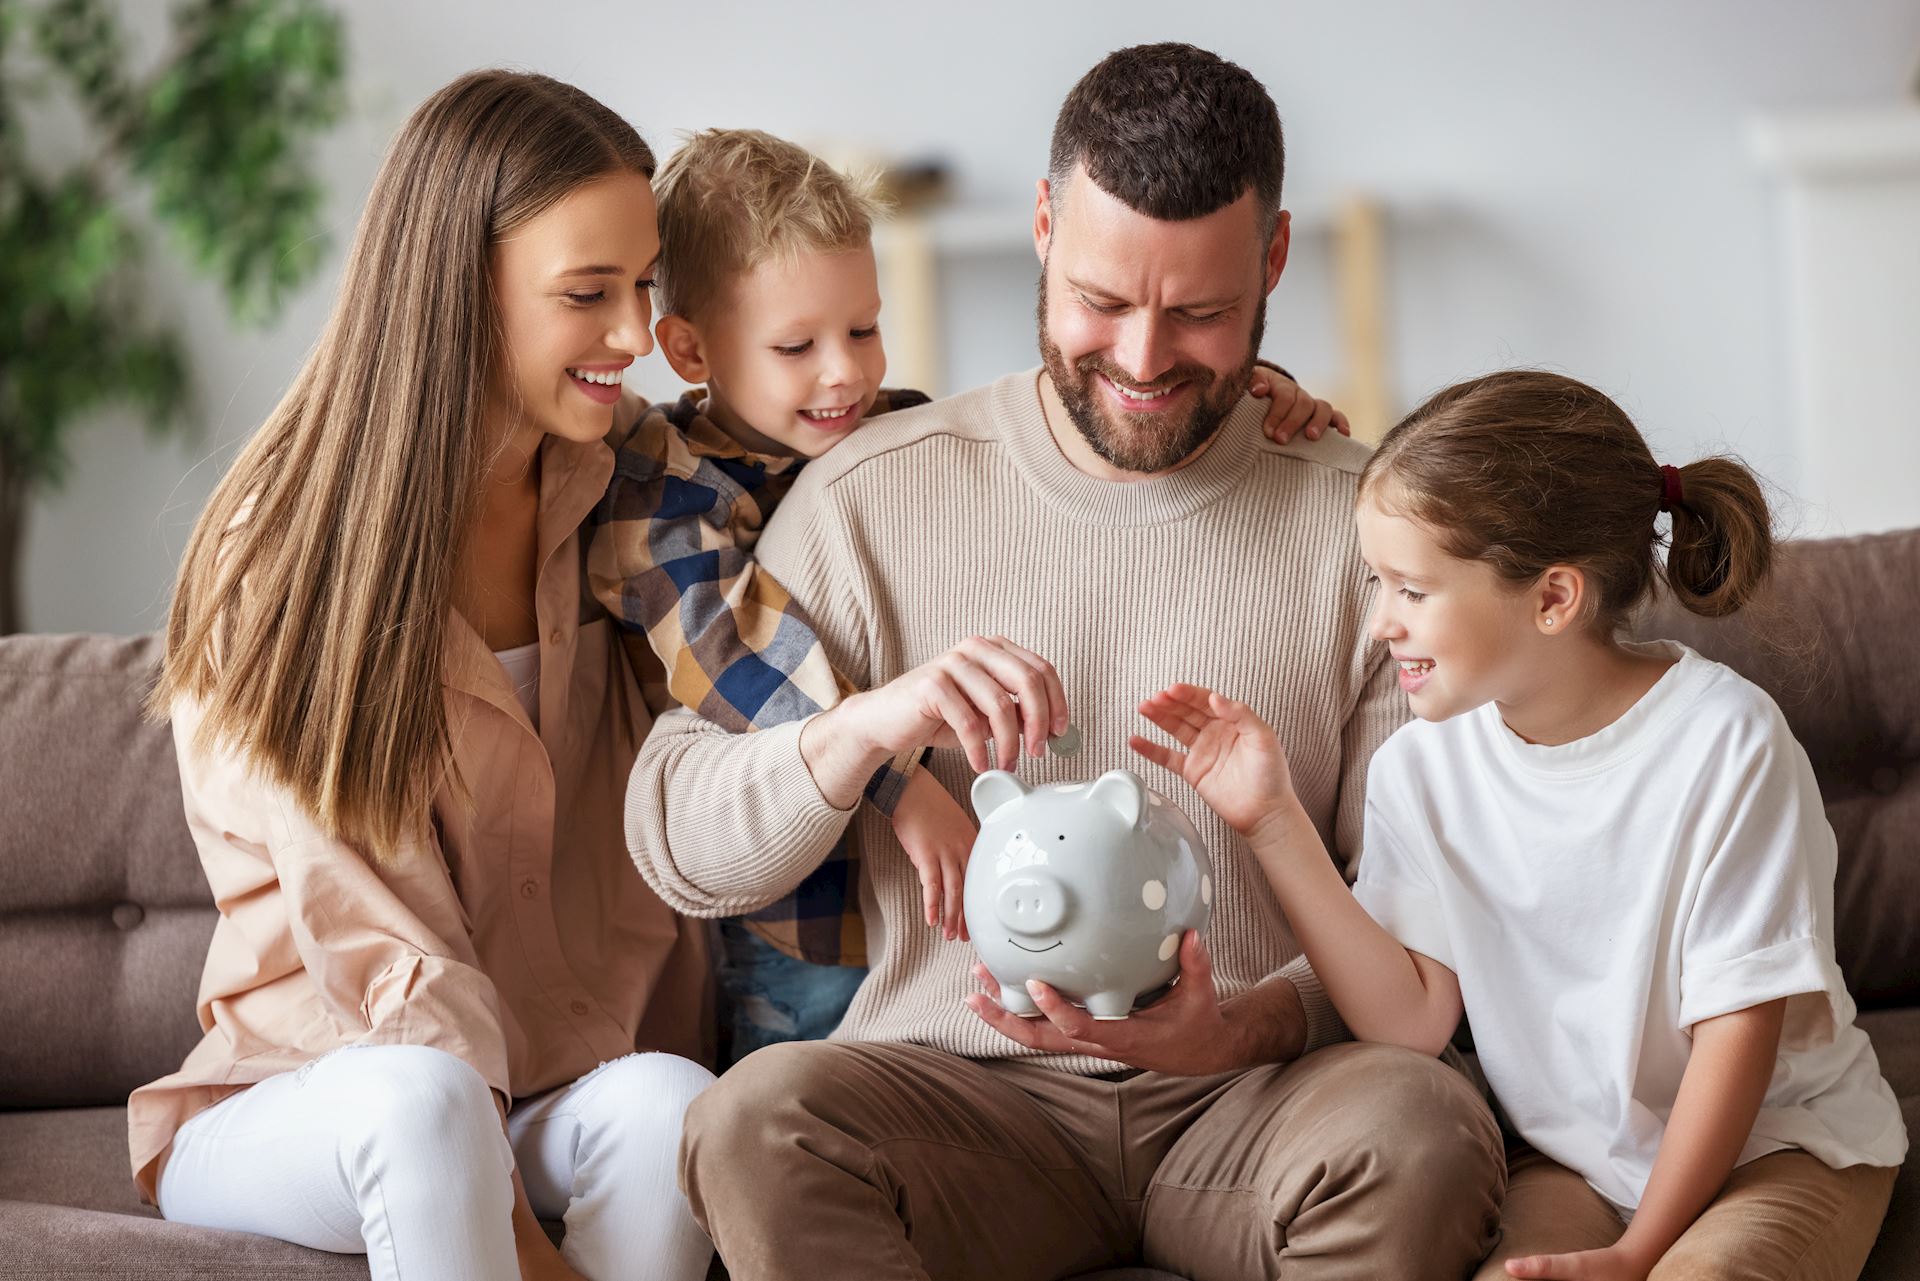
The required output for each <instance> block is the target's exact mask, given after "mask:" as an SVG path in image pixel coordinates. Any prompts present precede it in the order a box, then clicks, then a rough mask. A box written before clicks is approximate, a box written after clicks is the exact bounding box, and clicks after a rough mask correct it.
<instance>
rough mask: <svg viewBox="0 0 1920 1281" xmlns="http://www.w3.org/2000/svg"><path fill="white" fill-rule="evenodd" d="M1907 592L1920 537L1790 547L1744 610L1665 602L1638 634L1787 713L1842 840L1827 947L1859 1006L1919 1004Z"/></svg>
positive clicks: (1917, 784) (1917, 675)
mask: <svg viewBox="0 0 1920 1281" xmlns="http://www.w3.org/2000/svg"><path fill="white" fill-rule="evenodd" d="M1917 587H1920V530H1903V531H1900V532H1897V533H1891V534H1873V535H1868V536H1864V537H1860V538H1836V539H1819V540H1807V541H1802V542H1793V543H1788V544H1786V545H1785V546H1784V547H1783V548H1782V555H1781V562H1780V566H1779V570H1778V573H1777V575H1776V580H1775V588H1774V591H1773V593H1772V597H1771V599H1770V600H1769V601H1765V602H1761V603H1760V605H1759V606H1758V607H1757V608H1755V609H1753V610H1750V611H1748V613H1747V616H1739V617H1735V618H1731V619H1724V620H1718V621H1710V620H1707V619H1702V618H1698V617H1695V616H1694V615H1691V614H1688V613H1686V612H1685V611H1684V610H1681V609H1679V608H1678V607H1676V606H1675V605H1673V603H1672V602H1671V601H1664V600H1663V601H1662V602H1661V603H1660V604H1659V605H1658V606H1656V607H1655V608H1654V609H1653V610H1652V611H1651V612H1650V614H1649V615H1648V616H1647V617H1646V618H1644V619H1642V620H1641V621H1640V622H1639V623H1638V625H1637V626H1636V628H1635V631H1636V632H1637V633H1638V634H1639V635H1642V636H1665V637H1671V638H1672V639H1674V640H1678V641H1682V642H1684V643H1685V644H1687V645H1691V646H1692V647H1693V648H1695V649H1697V650H1699V651H1700V652H1701V653H1703V654H1705V655H1707V656H1708V657H1709V658H1715V659H1718V660H1719V661H1721V662H1723V663H1726V664H1728V665H1729V666H1731V667H1732V668H1734V670H1736V671H1738V672H1739V673H1740V674H1741V675H1743V676H1745V677H1747V678H1748V679H1749V680H1751V681H1754V682H1755V683H1756V684H1758V685H1760V686H1761V687H1762V688H1764V689H1766V690H1767V692H1768V693H1770V694H1772V695H1773V697H1774V700H1775V701H1776V702H1778V703H1779V704H1780V708H1781V710H1782V711H1783V712H1785V713H1786V717H1787V721H1788V723H1789V724H1791V725H1792V727H1793V732H1794V734H1795V736H1796V737H1798V738H1799V740H1800V742H1801V743H1802V744H1803V745H1805V747H1806V749H1807V756H1808V758H1809V759H1810V760H1811V761H1812V762H1813V769H1814V773H1815V774H1816V775H1817V776H1818V777H1819V780H1820V792H1821V795H1822V796H1823V797H1824V798H1825V800H1826V805H1827V819H1828V821H1829V822H1831V823H1832V824H1833V830H1834V834H1835V835H1836V836H1837V837H1838V838H1839V842H1840V866H1839V871H1838V875H1837V876H1836V878H1835V885H1834V915H1835V939H1834V945H1835V950H1836V951H1837V952H1838V954H1839V959H1840V968H1841V969H1842V970H1843V971H1844V972H1845V973H1846V976H1847V986H1848V988H1849V989H1850V990H1851V991H1852V992H1853V995H1854V999H1855V1000H1856V1001H1858V1002H1859V1003H1860V1005H1861V1006H1862V1007H1863V1008H1864V1007H1870V1006H1876V1005H1913V1004H1920V837H1916V833H1920V665H1916V663H1915V658H1916V656H1920V648H1916V646H1915V645H1914V642H1913V633H1914V629H1915V626H1916V623H1920V603H1916V601H1915V589H1916V588H1917Z"/></svg>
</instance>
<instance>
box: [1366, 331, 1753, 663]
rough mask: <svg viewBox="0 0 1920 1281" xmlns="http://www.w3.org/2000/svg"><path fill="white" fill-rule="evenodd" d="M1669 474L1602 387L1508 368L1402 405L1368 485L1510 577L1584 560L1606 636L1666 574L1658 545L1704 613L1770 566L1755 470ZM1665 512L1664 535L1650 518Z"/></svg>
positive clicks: (1672, 578) (1719, 464)
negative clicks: (1405, 411)
mask: <svg viewBox="0 0 1920 1281" xmlns="http://www.w3.org/2000/svg"><path fill="white" fill-rule="evenodd" d="M1675 470H1676V472H1677V475H1676V476H1675V477H1673V478H1672V479H1673V481H1677V486H1675V485H1672V484H1670V482H1669V478H1668V475H1667V472H1666V471H1665V470H1664V469H1663V468H1662V467H1661V466H1660V464H1659V463H1657V462H1655V461H1654V457H1653V454H1652V452H1651V451H1650V450H1649V449H1648V448H1647V442H1646V441H1645V440H1643V439H1642V438H1641V436H1640V433H1639V431H1637V430H1636V429H1635V428H1634V425H1633V423H1632V421H1631V420H1629V419H1628V417H1627V415H1626V414H1625V413H1624V412H1623V411H1622V410H1621V408H1620V406H1618V405H1616V404H1614V403H1613V401H1611V400H1609V399H1608V398H1607V397H1606V396H1605V395H1603V394H1601V393H1600V392H1598V391H1596V390H1594V389H1593V388H1592V387H1589V386H1587V385H1586V384H1585V383H1582V382H1576V381H1574V380H1573V379H1571V378H1567V377H1564V376H1562V375H1560V374H1553V373H1547V372H1545V371H1542V370H1532V369H1514V370H1507V371H1504V372H1501V373H1497V374H1489V375H1487V376H1486V377H1484V378H1475V379H1473V380H1471V381H1469V382H1463V383H1458V384H1456V385H1454V386H1452V387H1448V388H1447V389H1445V390H1444V391H1441V392H1438V393H1436V394H1435V395H1434V396H1432V397H1431V398H1429V399H1428V400H1427V402H1426V403H1425V404H1423V405H1421V406H1420V407H1419V408H1418V409H1416V410H1414V411H1413V412H1412V413H1411V414H1409V415H1407V417H1406V418H1405V419H1404V420H1402V421H1401V422H1400V424H1399V425H1398V426H1396V427H1395V428H1394V429H1393V430H1392V431H1390V432H1388V433H1387V436H1386V439H1384V440H1382V441H1381V442H1380V448H1379V450H1378V451H1377V452H1376V453H1375V454H1374V456H1373V457H1372V459H1370V460H1369V461H1368V463H1367V467H1366V470H1365V471H1364V472H1362V473H1361V476H1360V490H1359V493H1360V496H1361V497H1362V498H1367V499H1370V500H1372V501H1373V502H1374V503H1376V504H1377V505H1379V506H1380V507H1381V508H1382V509H1383V510H1389V511H1393V512H1396V513H1398V514H1401V515H1405V516H1408V517H1411V518H1412V519H1414V520H1417V521H1419V522H1420V523H1421V524H1423V525H1426V526H1428V527H1429V528H1431V529H1432V530H1433V531H1434V532H1435V534H1436V535H1437V536H1438V537H1439V539H1440V541H1441V545H1442V547H1444V548H1445V549H1446V551H1447V552H1448V553H1450V554H1451V555H1454V556H1458V557H1460V558H1462V559H1465V560H1479V561H1485V562H1486V563H1487V564H1489V565H1491V566H1492V567H1493V568H1494V570H1495V571H1496V572H1497V573H1499V574H1500V575H1501V576H1502V577H1503V578H1506V579H1508V580H1509V581H1511V582H1514V583H1531V582H1533V581H1534V580H1535V579H1537V578H1539V576H1540V575H1541V574H1542V573H1544V572H1545V571H1546V570H1547V569H1548V568H1549V567H1550V566H1553V565H1573V566H1576V567H1578V568H1579V569H1580V570H1582V571H1583V572H1584V573H1585V575H1586V578H1587V585H1588V589H1589V593H1590V599H1591V603H1590V605H1589V606H1588V608H1587V613H1586V616H1587V618H1588V619H1590V620H1591V621H1592V622H1593V623H1594V624H1595V625H1596V626H1598V627H1599V628H1601V629H1602V630H1603V632H1604V634H1607V635H1611V634H1613V633H1614V632H1615V631H1617V630H1618V629H1619V628H1620V627H1621V626H1622V625H1623V624H1624V623H1625V621H1626V618H1627V615H1628V614H1629V613H1630V612H1631V611H1632V610H1633V608H1634V606H1636V605H1638V604H1639V603H1640V602H1641V600H1642V599H1644V598H1645V597H1646V596H1647V594H1648V593H1649V591H1651V590H1652V588H1653V585H1654V583H1655V581H1656V579H1657V578H1658V577H1659V576H1660V572H1661V569H1660V565H1659V563H1658V562H1657V560H1656V555H1655V553H1656V549H1657V548H1658V547H1660V546H1661V545H1662V543H1663V542H1664V543H1665V544H1666V545H1667V554H1666V567H1665V578H1666V584H1667V587H1668V589H1669V590H1670V591H1671V592H1672V593H1673V596H1674V598H1675V599H1676V600H1677V601H1678V602H1679V603H1680V604H1681V605H1683V606H1684V607H1685V608H1687V609H1688V610H1691V611H1692V612H1693V613H1696V614H1701V615H1705V616H1706V617H1709V618H1718V617H1721V616H1723V615H1726V614H1731V613H1733V612H1734V611H1735V610H1738V609H1740V608H1741V607H1742V606H1744V605H1746V604H1747V603H1748V602H1750V601H1751V600H1753V598H1754V596H1755V595H1756V593H1758V591H1759V590H1760V587H1761V586H1762V584H1763V583H1764V582H1765V581H1766V578H1767V574H1768V573H1769V571H1770V570H1771V569H1772V567H1773V557H1774V545H1775V543H1774V536H1773V529H1772V521H1771V516H1770V515H1769V512H1768V509H1767V500H1766V497H1765V495H1764V494H1763V493H1762V492H1761V488H1760V482H1759V481H1758V480H1757V479H1756V478H1755V477H1754V475H1753V473H1752V472H1751V471H1749V470H1747V468H1746V467H1745V466H1744V465H1742V464H1741V463H1739V462H1738V461H1736V460H1734V459H1732V458H1725V457H1717V458H1703V459H1701V460H1700V461H1698V462H1693V463H1688V464H1687V465H1686V466H1684V467H1680V468H1677V469H1675ZM1675 489H1677V494H1676V493H1675V492H1674V490H1675ZM1670 498H1677V501H1672V502H1669V501H1668V500H1669V499H1670ZM1669 508H1670V510H1671V512H1672V531H1671V534H1670V535H1669V537H1668V538H1667V539H1662V538H1661V537H1660V535H1659V533H1658V530H1657V528H1656V525H1655V517H1656V516H1658V514H1659V513H1660V512H1661V511H1663V510H1668V509H1669Z"/></svg>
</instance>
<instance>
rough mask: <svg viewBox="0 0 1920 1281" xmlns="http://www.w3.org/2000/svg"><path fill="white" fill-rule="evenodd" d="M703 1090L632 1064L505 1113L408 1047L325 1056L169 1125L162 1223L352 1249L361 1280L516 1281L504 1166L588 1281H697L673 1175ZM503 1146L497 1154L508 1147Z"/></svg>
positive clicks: (619, 1063)
mask: <svg viewBox="0 0 1920 1281" xmlns="http://www.w3.org/2000/svg"><path fill="white" fill-rule="evenodd" d="M712 1081H713V1076H712V1074H711V1073H709V1072H708V1071H707V1070H706V1069H705V1068H703V1067H701V1066H699V1065H698V1064H696V1063H692V1062H690V1061H688V1060H686V1059H682V1058H677V1057H675V1056H673V1055H670V1054H635V1055H631V1056H629V1057H627V1058H624V1059H617V1060H615V1061H614V1062H611V1063H607V1064H604V1065H602V1066H601V1067H600V1068H598V1069H596V1070H595V1071H593V1072H589V1073H588V1074H587V1075H586V1076H583V1077H581V1078H580V1079H579V1080H578V1081H575V1082H574V1083H573V1084H572V1085H568V1086H562V1087H561V1088H559V1089H557V1090H553V1091H551V1092H549V1093H547V1094H543V1095H539V1096H538V1097H536V1098H531V1099H526V1100H523V1101H521V1102H520V1103H517V1104H516V1105H515V1106H514V1108H513V1110H512V1111H511V1112H510V1113H509V1114H508V1117H507V1133H506V1134H502V1133H501V1129H500V1114H499V1112H498V1111H497V1110H496V1109H495V1107H494V1103H493V1095H492V1092H491V1091H490V1090H488V1088H487V1085H486V1082H485V1081H483V1080H481V1078H480V1074H479V1073H478V1072H475V1071H474V1070H473V1069H472V1068H471V1067H469V1066H468V1065H467V1064H465V1063H463V1062H461V1061H460V1060H459V1059H457V1058H455V1057H453V1056H452V1055H451V1054H447V1053H445V1052H443V1051H440V1050H433V1049H427V1048H425V1047H423V1046H413V1045H379V1046H365V1047H357V1048H351V1049H346V1050H340V1051H336V1052H335V1053H332V1054H329V1055H327V1056H326V1057H324V1058H320V1059H316V1060H314V1061H313V1062H312V1063H309V1064H307V1065H306V1066H305V1067H303V1068H301V1069H300V1070H298V1071H296V1072H287V1073H284V1074H282V1075H280V1076H276V1077H271V1078H269V1079H268V1080H265V1081H262V1082H260V1083H259V1084H258V1085H254V1086H251V1087H249V1088H248V1089H245V1090H242V1091H241V1092H240V1093H239V1094H236V1095H234V1096H233V1097H232V1098H230V1099H227V1100H225V1101H223V1102H221V1103H219V1104H218V1105H216V1106H214V1107H212V1108H209V1109H208V1110H206V1111H205V1112H202V1113H200V1114H199V1115H198V1116H196V1117H194V1118H193V1119H192V1120H191V1121H189V1122H187V1124H186V1125H185V1126H184V1127H182V1128H181V1130H180V1133H179V1134H178V1135H177V1136H175V1138H174V1141H173V1152H172V1155H171V1156H170V1157H169V1158H168V1159H167V1165H166V1169H165V1171H164V1173H163V1174H162V1176H161V1180H160V1212H161V1213H162V1214H163V1215H165V1216H166V1217H167V1218H169V1219H173V1220H175V1221H177V1222H181V1223H195V1224H200V1225H202V1226H204V1227H213V1228H228V1229H232V1230H234V1231H239V1232H255V1233H259V1234H261V1235H264V1236H271V1237H279V1238H281V1239H282V1240H286V1241H292V1242H295V1243H297V1244H299V1245H305V1246H312V1247H313V1248H315V1249H318V1250H332V1251H335V1252H336V1253H341V1254H359V1253H362V1252H365V1254H366V1255H367V1263H368V1266H369V1268H370V1270H371V1271H372V1274H373V1277H374V1278H375V1281H438V1279H439V1278H449V1279H453V1278H458V1279H459V1281H519V1277H520V1269H519V1265H518V1263H517V1261H516V1259H515V1256H514V1247H513V1224H512V1213H513V1186H512V1182H511V1176H512V1170H513V1168H514V1165H515V1164H516V1163H517V1164H518V1166H519V1169H520V1178H521V1180H522V1182H524V1183H525V1185H526V1189H527V1199H528V1201H529V1202H531V1203H532V1205H533V1208H534V1211H535V1212H536V1213H537V1214H539V1215H540V1217H541V1218H543V1219H553V1218H559V1219H563V1220H564V1221H565V1223H566V1226H567V1234H566V1240H565V1242H564V1243H563V1244H562V1246H561V1248H560V1252H561V1254H562V1255H563V1256H564V1257H565V1258H566V1261H567V1263H568V1264H569V1266H571V1267H572V1268H573V1270H574V1271H575V1272H578V1273H580V1274H581V1275H582V1276H584V1277H586V1278H587V1279H588V1281H616V1279H618V1281H626V1279H627V1278H646V1279H647V1281H653V1279H654V1278H659V1279H661V1281H699V1279H700V1278H702V1277H704V1276H705V1275H706V1272H707V1265H708V1262H709V1261H710V1260H711V1258H712V1255H713V1246H712V1245H711V1244H710V1243H709V1242H708V1240H707V1238H706V1236H705V1235H704V1234H703V1233H702V1232H701V1231H700V1228H699V1226H698V1225H697V1224H695V1223H694V1221H693V1215H692V1214H691V1213H690V1212H689V1210H688V1209H687V1202H686V1198H685V1197H683V1196H682V1195H681V1194H680V1189H679V1186H678V1184H677V1182H676V1180H675V1177H674V1169H675V1163H676V1160H677V1157H678V1153H679V1149H680V1124H681V1119H682V1118H683V1117H684V1116H685V1115H686V1111H687V1105H688V1104H690V1103H692V1102H693V1098H694V1096H695V1095H696V1094H698V1093H700V1091H701V1090H703V1089H705V1088H706V1087H707V1085H709V1084H710V1083H711V1082H712ZM509 1141H511V1146H509Z"/></svg>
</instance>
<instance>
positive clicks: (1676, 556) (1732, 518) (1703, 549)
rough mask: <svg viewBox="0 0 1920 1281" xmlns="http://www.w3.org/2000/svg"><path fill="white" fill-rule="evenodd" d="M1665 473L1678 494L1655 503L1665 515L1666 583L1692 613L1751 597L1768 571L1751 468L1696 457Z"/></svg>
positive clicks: (1723, 609)
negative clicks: (1669, 525) (1668, 523)
mask: <svg viewBox="0 0 1920 1281" xmlns="http://www.w3.org/2000/svg"><path fill="white" fill-rule="evenodd" d="M1662 470H1663V471H1666V470H1667V469H1664V468H1663V469H1662ZM1670 476H1671V479H1670V480H1669V481H1668V484H1669V486H1670V487H1671V488H1672V489H1676V490H1677V491H1678V492H1677V494H1672V495H1670V496H1669V497H1670V499H1671V500H1663V502H1662V504H1661V505H1662V507H1663V508H1666V509H1667V510H1669V511H1671V513H1672V517H1673V532H1672V534H1671V536H1670V537H1669V539H1668V542H1667V568H1666V579H1667V588H1668V590H1670V591H1671V592H1672V593H1673V598H1674V600H1675V601H1676V602H1677V603H1678V604H1680V605H1681V606H1682V607H1684V608H1686V609H1687V610H1689V611H1691V612H1692V613H1695V614H1699V615H1701V616H1703V617H1706V618H1724V617H1725V616H1726V615H1728V614H1731V613H1733V612H1734V611H1736V610H1738V609H1741V608H1743V607H1744V606H1745V605H1747V604H1748V603H1749V602H1750V601H1752V600H1753V598H1754V596H1755V595H1756V594H1758V592H1759V590H1760V587H1761V585H1762V584H1763V583H1764V582H1765V581H1766V578H1767V575H1768V573H1769V572H1771V570H1772V569H1773V553H1774V546H1775V540H1774V536H1773V518H1772V513H1771V512H1770V511H1769V510H1768V508H1767V498H1766V495H1765V494H1764V493H1763V492H1761V489H1760V482H1759V480H1758V479H1756V478H1755V476H1754V474H1753V473H1752V472H1750V471H1748V470H1747V469H1746V467H1744V466H1742V465H1741V464H1740V463H1738V462H1736V461H1735V460H1733V459H1731V458H1703V459H1701V460H1700V461H1699V462H1695V463H1688V464H1687V465H1686V466H1685V467H1681V468H1677V469H1673V470H1672V471H1671V472H1670ZM1676 482H1677V483H1676Z"/></svg>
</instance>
